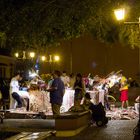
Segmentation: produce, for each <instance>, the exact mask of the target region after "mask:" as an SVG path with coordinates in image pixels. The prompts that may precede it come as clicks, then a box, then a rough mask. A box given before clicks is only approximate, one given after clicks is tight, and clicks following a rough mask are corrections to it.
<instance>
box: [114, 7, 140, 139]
mask: <svg viewBox="0 0 140 140" xmlns="http://www.w3.org/2000/svg"><path fill="white" fill-rule="evenodd" d="M114 14H115V16H116V19H117V20H124V18H125V9H124V8H122V9H116V10H114ZM124 24H138V25H139V31H140V17H139V21H137V22H133V21H131V22H129V21H127V22H124ZM139 74H140V47H139ZM134 135H135V136H138V137H139V136H140V103H139V120H138V123H137V126H136V127H135V128H134ZM134 139H137V138H134Z"/></svg>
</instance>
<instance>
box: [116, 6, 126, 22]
mask: <svg viewBox="0 0 140 140" xmlns="http://www.w3.org/2000/svg"><path fill="white" fill-rule="evenodd" d="M114 14H115V16H116V19H117V20H124V17H125V9H124V8H122V9H116V10H114Z"/></svg>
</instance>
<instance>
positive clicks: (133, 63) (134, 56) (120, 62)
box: [43, 35, 138, 77]
mask: <svg viewBox="0 0 140 140" xmlns="http://www.w3.org/2000/svg"><path fill="white" fill-rule="evenodd" d="M71 46H72V47H71ZM71 48H72V59H73V61H72V64H73V65H72V69H73V72H74V73H77V72H81V73H83V74H88V73H89V72H91V73H93V74H99V75H106V74H108V73H110V72H111V71H118V70H120V69H122V70H123V71H124V74H125V75H126V76H128V77H136V75H137V73H138V49H131V48H130V47H128V46H126V47H124V46H121V45H120V44H114V45H113V46H110V45H106V44H103V43H100V42H99V41H97V40H94V39H93V37H92V36H90V35H85V36H83V37H80V38H78V39H73V40H72V42H71V41H64V42H62V43H61V45H60V46H58V47H50V48H48V50H47V51H48V53H50V54H59V55H60V56H61V61H60V63H59V64H55V65H53V69H60V70H66V71H67V72H68V73H70V69H71V66H70V57H71V53H70V52H71ZM46 65H47V66H45V67H43V71H46V70H48V69H49V65H48V64H46Z"/></svg>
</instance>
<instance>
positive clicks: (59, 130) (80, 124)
mask: <svg viewBox="0 0 140 140" xmlns="http://www.w3.org/2000/svg"><path fill="white" fill-rule="evenodd" d="M52 117H54V118H55V130H56V136H58V137H69V136H74V135H77V134H78V133H80V132H81V131H82V130H83V129H85V128H86V127H87V126H88V125H89V124H90V121H91V113H90V112H89V111H83V112H66V113H63V114H60V115H59V116H52ZM49 118H51V116H49Z"/></svg>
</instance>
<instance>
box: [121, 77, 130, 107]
mask: <svg viewBox="0 0 140 140" xmlns="http://www.w3.org/2000/svg"><path fill="white" fill-rule="evenodd" d="M120 84H121V87H120V92H121V97H120V100H121V108H122V109H124V105H125V103H126V106H127V107H128V106H129V103H128V83H127V78H126V77H125V76H123V75H122V76H121V80H120Z"/></svg>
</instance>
